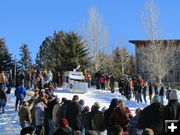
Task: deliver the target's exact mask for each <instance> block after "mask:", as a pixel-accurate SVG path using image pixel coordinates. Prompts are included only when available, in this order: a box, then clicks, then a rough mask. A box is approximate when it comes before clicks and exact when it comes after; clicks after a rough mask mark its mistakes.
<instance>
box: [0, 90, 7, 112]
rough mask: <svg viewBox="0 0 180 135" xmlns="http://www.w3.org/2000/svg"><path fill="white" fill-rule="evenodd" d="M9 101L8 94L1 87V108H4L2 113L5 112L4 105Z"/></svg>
mask: <svg viewBox="0 0 180 135" xmlns="http://www.w3.org/2000/svg"><path fill="white" fill-rule="evenodd" d="M6 102H7V96H6V93H5V91H4V90H2V89H1V88H0V109H1V108H2V113H4V107H5V105H6Z"/></svg>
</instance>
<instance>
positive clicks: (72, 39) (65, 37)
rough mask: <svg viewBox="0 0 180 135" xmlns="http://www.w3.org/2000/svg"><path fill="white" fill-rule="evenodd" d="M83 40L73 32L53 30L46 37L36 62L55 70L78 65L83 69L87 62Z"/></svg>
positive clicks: (58, 70)
mask: <svg viewBox="0 0 180 135" xmlns="http://www.w3.org/2000/svg"><path fill="white" fill-rule="evenodd" d="M87 55H88V50H87V49H86V44H85V42H83V41H82V39H81V37H80V36H79V35H77V34H76V33H74V32H70V33H65V32H63V31H60V32H54V34H53V37H47V38H46V39H45V40H44V41H43V43H42V45H41V46H40V50H39V52H38V54H37V58H36V64H38V66H39V67H44V69H47V70H52V71H56V72H62V71H66V70H73V69H74V68H76V67H77V66H78V65H81V68H82V69H84V66H86V64H87V62H88V58H87Z"/></svg>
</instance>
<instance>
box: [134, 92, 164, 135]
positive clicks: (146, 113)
mask: <svg viewBox="0 0 180 135" xmlns="http://www.w3.org/2000/svg"><path fill="white" fill-rule="evenodd" d="M163 115H164V106H163V105H162V104H161V98H160V96H159V95H155V96H154V97H153V99H152V104H151V105H149V106H147V107H145V108H144V109H143V110H142V112H141V115H140V118H139V121H138V123H137V125H136V128H137V129H141V130H144V129H145V128H151V129H152V130H153V131H154V133H155V134H156V135H163V131H164V130H163V129H164V128H163V123H164V118H163Z"/></svg>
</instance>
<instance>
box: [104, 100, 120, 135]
mask: <svg viewBox="0 0 180 135" xmlns="http://www.w3.org/2000/svg"><path fill="white" fill-rule="evenodd" d="M117 105H118V99H117V98H114V99H112V100H111V104H110V106H109V108H108V109H107V110H106V111H105V112H104V123H105V128H106V129H107V135H110V128H111V126H112V125H111V124H110V121H109V119H110V116H111V114H112V113H113V112H114V110H115V109H116V108H117Z"/></svg>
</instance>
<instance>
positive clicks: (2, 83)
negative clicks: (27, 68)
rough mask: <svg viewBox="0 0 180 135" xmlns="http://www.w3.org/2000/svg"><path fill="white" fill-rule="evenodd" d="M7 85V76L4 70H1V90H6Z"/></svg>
mask: <svg viewBox="0 0 180 135" xmlns="http://www.w3.org/2000/svg"><path fill="white" fill-rule="evenodd" d="M5 84H6V76H5V74H4V72H3V70H0V89H1V90H4V88H5Z"/></svg>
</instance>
